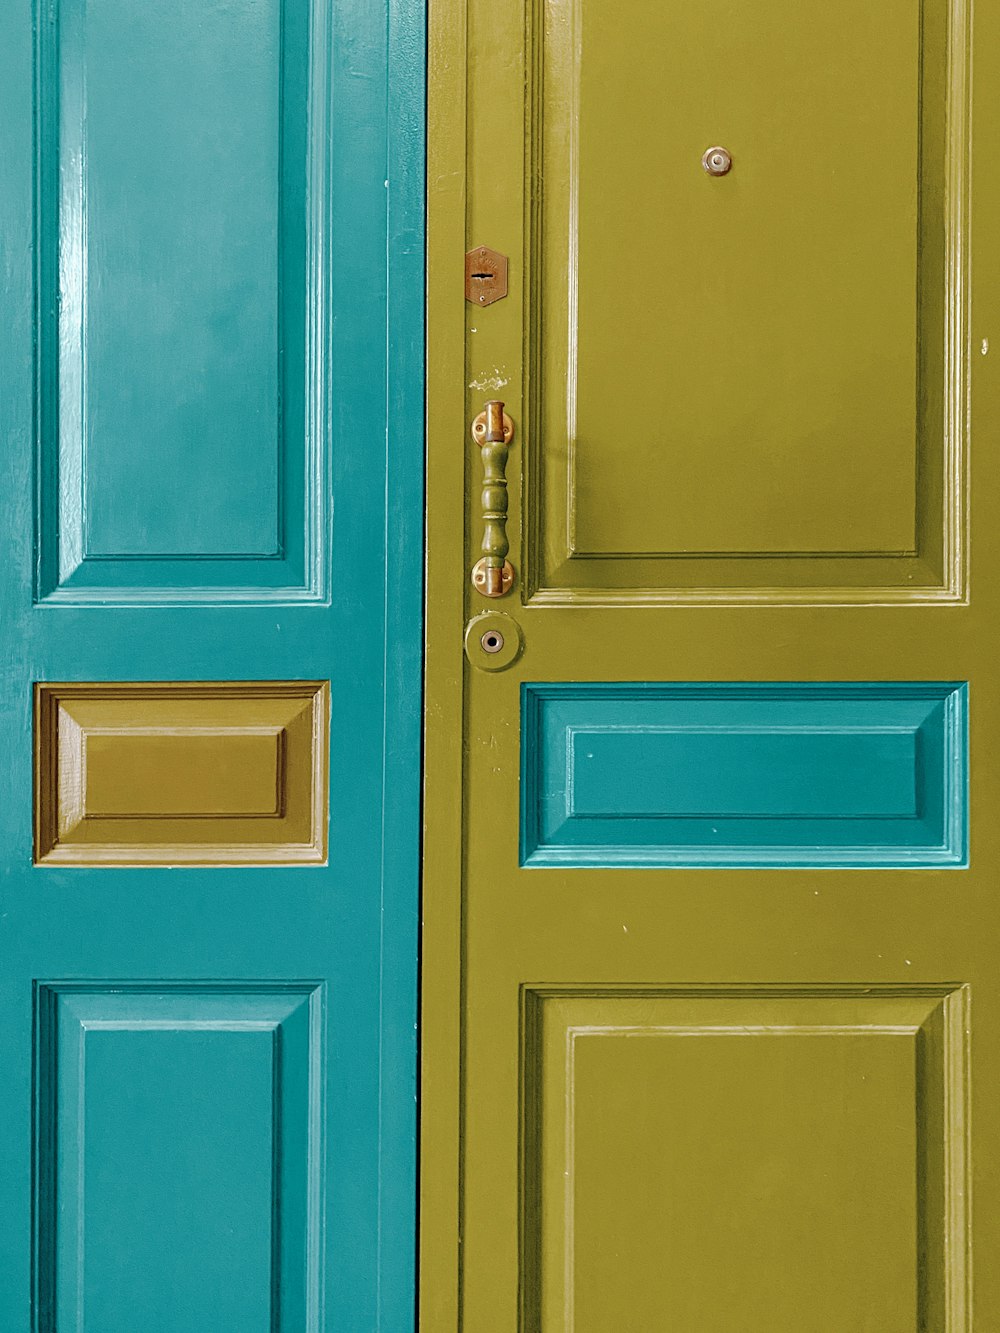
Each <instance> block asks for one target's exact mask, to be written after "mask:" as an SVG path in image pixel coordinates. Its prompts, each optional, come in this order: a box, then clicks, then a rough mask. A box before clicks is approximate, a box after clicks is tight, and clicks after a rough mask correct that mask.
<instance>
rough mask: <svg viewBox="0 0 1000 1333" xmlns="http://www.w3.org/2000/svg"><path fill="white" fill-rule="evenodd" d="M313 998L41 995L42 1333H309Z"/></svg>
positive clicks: (154, 986) (142, 986)
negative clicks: (148, 1332) (110, 1332)
mask: <svg viewBox="0 0 1000 1333" xmlns="http://www.w3.org/2000/svg"><path fill="white" fill-rule="evenodd" d="M323 1007H324V987H323V986H322V985H321V984H317V983H315V982H311V981H302V982H299V981H294V982H281V981H278V982H272V981H269V982H260V983H256V982H231V983H226V982H218V983H214V982H208V981H206V982H190V981H168V980H156V981H149V982H144V981H134V980H126V981H119V980H108V981H96V980H95V981H88V982H77V981H44V982H40V983H38V984H37V985H36V987H35V1033H36V1051H35V1062H34V1135H33V1138H34V1153H33V1155H34V1163H35V1172H34V1181H35V1206H34V1211H33V1216H34V1265H33V1268H34V1302H35V1309H36V1319H37V1324H33V1325H32V1327H33V1328H34V1327H37V1330H38V1333H55V1330H56V1329H60V1330H62V1329H69V1328H74V1329H84V1328H87V1329H90V1328H94V1329H98V1328H113V1327H121V1320H122V1312H123V1311H128V1317H129V1319H130V1320H131V1321H132V1322H131V1326H133V1327H135V1328H142V1327H167V1326H169V1327H177V1328H180V1327H182V1326H183V1327H185V1328H186V1327H189V1326H193V1325H192V1324H191V1321H192V1320H194V1321H195V1323H196V1324H197V1326H198V1327H205V1328H214V1329H220V1330H221V1329H235V1328H239V1329H240V1330H241V1333H271V1331H272V1330H274V1329H278V1328H282V1329H285V1328H288V1329H302V1330H303V1331H304V1333H320V1326H321V1308H320V1301H321V1291H322V1271H321V1265H322V1250H323V1247H322V1211H323V1160H322V1130H321V1110H322V1083H323V1077H324V1049H323Z"/></svg>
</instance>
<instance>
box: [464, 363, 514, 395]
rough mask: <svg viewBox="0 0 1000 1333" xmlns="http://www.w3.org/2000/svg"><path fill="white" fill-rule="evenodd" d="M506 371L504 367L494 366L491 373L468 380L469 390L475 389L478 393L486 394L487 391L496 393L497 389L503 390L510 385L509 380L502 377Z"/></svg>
mask: <svg viewBox="0 0 1000 1333" xmlns="http://www.w3.org/2000/svg"><path fill="white" fill-rule="evenodd" d="M506 369H507V367H506V366H494V367H493V370H492V372H491V373H489V374H484V375H480V376H478V378H476V379H474V380H469V388H470V389H475V390H477V392H479V393H486V392H487V391H489V392H490V393H496V391H497V390H498V389H503V388H505V387H506V386H507V385H508V384H509V383H510V380H509V379H507V378H506V377H505V376H504V371H505V370H506Z"/></svg>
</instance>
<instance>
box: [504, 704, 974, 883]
mask: <svg viewBox="0 0 1000 1333" xmlns="http://www.w3.org/2000/svg"><path fill="white" fill-rule="evenodd" d="M640 693H641V695H642V696H643V697H645V698H656V697H661V698H663V697H681V698H683V697H684V696H685V695H687V696H688V697H702V698H705V697H712V696H715V695H719V694H724V695H726V696H728V697H729V698H740V697H744V698H755V697H761V696H765V697H767V696H770V697H771V698H782V697H783V696H784V697H788V698H809V697H813V698H817V697H819V698H823V697H826V698H843V699H858V698H863V697H865V695H866V694H867V695H868V697H870V698H874V699H878V698H879V697H880V695H881V697H884V698H901V697H903V698H905V697H906V696H907V695H910V696H915V697H918V698H919V697H921V696H927V697H928V698H935V699H936V700H937V701H938V702H940V703H941V704H943V705H944V709H945V715H944V735H943V745H942V754H941V780H942V785H943V788H944V793H943V805H944V810H943V814H944V842H943V843H942V844H941V845H940V846H938V845H933V846H912V847H907V846H899V845H896V846H890V847H887V848H877V847H873V846H857V847H854V846H849V845H840V846H837V845H832V846H830V847H826V848H824V847H822V846H818V845H815V844H810V854H809V855H808V856H805V855H804V854H802V853H803V852H804V847H788V846H784V845H780V846H774V847H770V846H767V845H759V846H753V848H752V855H751V854H748V852H747V850H746V849H745V848H744V847H742V846H738V845H730V846H729V847H727V846H725V845H714V844H713V845H710V846H699V845H696V844H688V845H684V846H683V847H676V846H671V844H662V845H656V844H649V845H648V846H646V847H645V848H644V846H643V845H642V844H640V845H638V846H637V845H635V844H633V843H620V844H615V843H610V842H609V843H601V844H587V843H580V844H572V845H567V844H561V843H558V842H555V843H549V844H547V843H545V842H544V841H543V838H542V829H541V821H540V814H539V812H540V804H539V792H540V790H541V760H542V757H543V746H542V743H541V734H540V724H541V714H542V707H543V701H544V700H546V699H553V700H555V699H566V698H576V699H583V700H586V699H595V698H602V697H604V698H607V697H614V696H615V695H616V694H617V695H618V696H619V697H624V696H626V695H628V694H640ZM520 717H521V757H520V783H519V790H520V806H519V830H518V861H519V865H520V866H521V868H522V869H528V870H532V869H538V870H545V869H553V868H560V867H562V868H566V869H577V870H588V869H616V870H655V869H685V870H713V869H720V868H721V869H725V868H738V869H745V870H759V869H776V870H799V869H821V870H822V869H829V870H836V869H858V870H893V869H897V870H898V869H937V868H941V869H952V870H963V869H967V868H968V866H969V856H970V851H969V809H968V806H969V800H968V787H969V737H968V731H969V686H968V682H967V681H867V682H866V681H825V682H824V681H802V682H796V681H760V682H753V681H716V682H713V681H697V682H682V681H589V682H545V681H542V682H536V681H523V682H522V684H521V708H520ZM797 853H798V854H797Z"/></svg>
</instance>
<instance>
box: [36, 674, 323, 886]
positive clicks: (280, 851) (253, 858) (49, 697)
mask: <svg viewBox="0 0 1000 1333" xmlns="http://www.w3.org/2000/svg"><path fill="white" fill-rule="evenodd" d="M32 692H33V733H34V734H33V770H34V772H33V783H32V785H33V814H32V830H33V838H32V864H33V866H34V867H35V868H36V869H37V868H43V867H46V866H53V865H64V866H79V867H88V866H89V867H95V866H103V867H109V868H112V867H114V868H119V867H120V868H127V867H130V866H132V867H142V866H201V867H206V868H212V867H216V868H219V869H225V868H226V867H227V866H229V867H231V866H254V865H259V866H265V865H326V863H327V856H328V837H329V828H328V826H329V724H330V682H329V681H320V680H301V681H271V680H261V681H253V680H251V681H177V682H170V681H112V682H109V683H107V684H102V683H101V682H97V681H70V682H66V681H36V682H35V683H34V685H33V687H32ZM247 694H249V695H251V696H255V697H258V698H260V697H265V698H267V697H271V698H288V699H295V698H301V699H302V700H303V701H305V700H310V701H311V702H312V708H311V712H312V759H313V768H312V783H311V800H312V805H311V827H312V831H313V837H312V838H311V839H310V840H309V841H308V842H287V843H280V844H273V845H271V846H261V845H259V844H249V843H246V844H244V843H229V842H222V843H218V844H212V843H197V844H192V843H177V844H167V843H164V844H160V843H155V844H147V845H129V844H113V845H112V844H108V845H105V846H103V847H101V850H100V854H97V853H96V852H95V851H94V850H93V847H94V845H90V846H88V845H86V844H81V843H60V842H59V837H58V826H57V821H58V817H59V810H60V806H59V791H58V780H59V770H58V756H57V731H56V724H57V720H58V708H59V702H60V699H63V698H76V699H107V698H112V699H113V698H119V699H120V698H128V697H129V696H133V695H135V696H139V697H146V698H174V699H176V698H184V697H188V698H206V697H207V698H212V697H225V696H235V697H240V696H241V695H247ZM209 851H211V855H209Z"/></svg>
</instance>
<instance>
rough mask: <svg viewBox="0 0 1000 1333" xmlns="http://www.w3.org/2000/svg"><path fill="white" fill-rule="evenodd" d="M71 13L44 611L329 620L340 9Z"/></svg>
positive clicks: (242, 0)
mask: <svg viewBox="0 0 1000 1333" xmlns="http://www.w3.org/2000/svg"><path fill="white" fill-rule="evenodd" d="M50 9H51V12H52V13H53V14H54V16H55V20H56V21H55V22H52V23H47V22H46V23H42V22H40V23H39V25H38V32H39V49H38V66H37V76H36V80H37V81H36V113H35V114H36V123H35V155H36V179H37V183H38V191H37V216H36V253H37V257H38V274H37V278H38V298H39V299H38V330H37V359H36V375H37V382H38V383H37V394H38V420H37V427H38V433H39V438H38V449H37V464H38V469H39V484H38V503H39V514H38V533H39V539H40V552H39V555H40V561H39V568H38V575H37V589H36V591H37V595H38V596H39V597H40V598H42V599H44V600H45V601H47V602H61V603H66V602H71V603H74V604H78V605H88V604H93V603H95V602H100V603H103V604H107V603H109V602H110V603H128V604H132V603H136V602H139V603H143V602H153V603H157V604H160V603H163V602H210V603H213V604H217V603H218V602H219V601H230V602H247V601H250V602H253V601H257V602H275V601H278V602H288V601H310V600H321V599H322V597H323V596H324V593H325V585H326V579H327V573H328V564H329V561H328V550H327V546H326V531H325V530H326V525H327V523H326V511H327V507H328V491H329V470H328V459H327V452H328V451H327V439H328V436H329V431H330V422H329V414H330V401H329V384H328V369H329V368H328V363H327V360H326V358H325V357H324V349H325V348H326V347H327V345H328V343H329V337H330V330H329V320H330V317H331V309H332V307H331V301H330V294H329V288H330V284H331V272H330V263H329V250H328V248H327V246H326V245H325V243H324V237H325V236H326V235H327V234H328V232H329V230H330V216H329V215H330V196H329V187H328V181H329V178H330V175H331V170H332V167H331V161H330V153H331V148H330V144H331V135H332V131H331V129H330V125H329V122H330V115H331V110H330V106H329V101H328V88H329V83H330V78H331V59H332V56H333V45H332V40H331V36H330V32H329V24H330V22H331V18H330V3H329V0H301V2H299V0H294V2H293V0H253V3H250V2H249V0H235V2H234V3H230V4H225V5H205V4H203V3H198V2H197V0H175V2H174V3H171V4H148V5H146V4H141V5H136V4H134V3H132V2H131V0H103V3H101V4H93V3H87V0H53V4H52V5H51V6H50ZM177 274H183V275H184V281H183V282H181V283H178V282H177V281H176V280H175V275H177Z"/></svg>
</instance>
